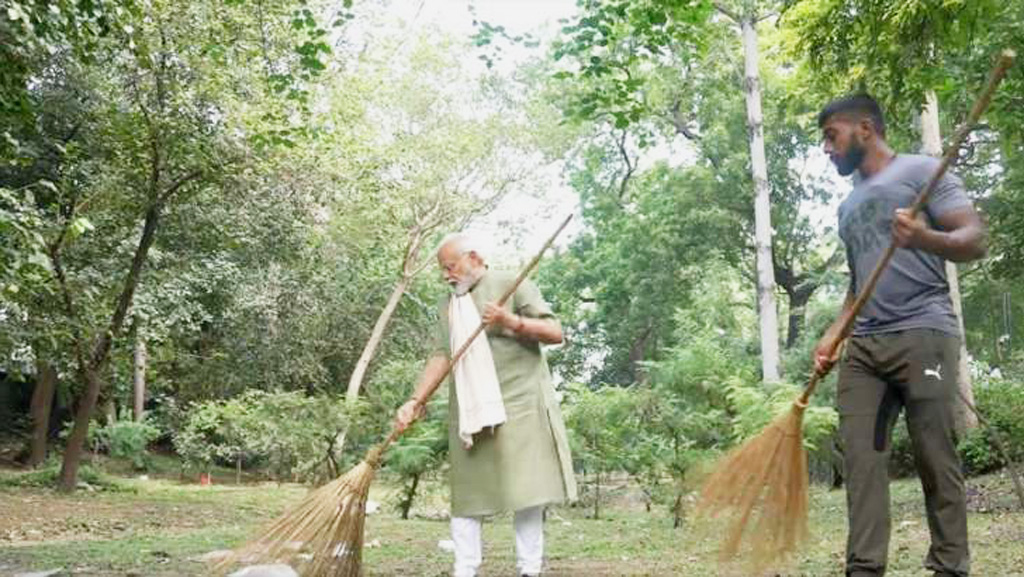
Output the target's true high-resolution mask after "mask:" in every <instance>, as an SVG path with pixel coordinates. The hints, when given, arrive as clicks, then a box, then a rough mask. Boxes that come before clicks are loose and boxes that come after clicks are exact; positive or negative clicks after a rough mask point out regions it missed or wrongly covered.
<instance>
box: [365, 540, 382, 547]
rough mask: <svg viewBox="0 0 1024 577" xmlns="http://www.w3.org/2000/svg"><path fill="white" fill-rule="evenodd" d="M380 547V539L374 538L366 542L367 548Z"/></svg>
mask: <svg viewBox="0 0 1024 577" xmlns="http://www.w3.org/2000/svg"><path fill="white" fill-rule="evenodd" d="M379 547H380V539H374V540H373V541H370V542H369V543H367V544H366V548H367V549H377V548H379Z"/></svg>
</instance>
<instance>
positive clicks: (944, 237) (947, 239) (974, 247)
mask: <svg viewBox="0 0 1024 577" xmlns="http://www.w3.org/2000/svg"><path fill="white" fill-rule="evenodd" d="M921 244H922V247H921V248H923V249H924V250H927V251H928V252H930V253H933V254H937V255H939V256H941V257H942V258H944V259H946V260H951V261H953V262H967V261H971V260H976V259H979V258H981V257H983V256H985V252H986V249H985V231H984V229H983V228H982V227H980V226H966V227H963V228H958V229H956V230H953V231H949V232H943V231H939V230H934V229H928V230H926V231H925V232H924V235H923V237H922V239H921Z"/></svg>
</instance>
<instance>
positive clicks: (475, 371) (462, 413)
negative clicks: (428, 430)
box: [448, 293, 507, 449]
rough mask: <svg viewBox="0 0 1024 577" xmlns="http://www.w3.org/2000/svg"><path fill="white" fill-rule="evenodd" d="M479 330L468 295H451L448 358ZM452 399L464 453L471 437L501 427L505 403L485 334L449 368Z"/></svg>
mask: <svg viewBox="0 0 1024 577" xmlns="http://www.w3.org/2000/svg"><path fill="white" fill-rule="evenodd" d="M478 326H480V312H479V311H478V310H477V309H476V304H475V303H474V302H473V297H471V296H470V295H469V293H466V294H463V295H452V297H451V299H450V301H449V303H448V327H449V331H448V332H449V334H450V343H451V347H452V354H455V352H456V351H458V350H459V348H460V347H461V346H462V344H463V343H465V342H466V339H467V338H469V336H470V335H472V334H473V331H475V330H476V328H477V327H478ZM452 375H453V377H454V378H455V396H456V398H457V399H458V403H459V438H460V439H462V444H463V446H464V447H465V448H466V449H469V448H470V447H472V446H473V435H474V434H475V433H479V432H480V431H482V430H484V428H486V427H496V426H498V425H500V424H502V423H504V422H505V421H506V419H507V417H506V416H505V403H504V402H502V399H501V385H500V384H499V383H498V373H497V371H495V369H494V357H493V356H491V345H490V343H488V342H487V334H486V333H485V334H483V335H479V336H478V337H477V338H476V339H473V343H472V344H471V345H469V348H467V349H466V352H465V354H463V355H462V357H461V358H460V359H459V360H458V362H456V363H455V366H454V367H452Z"/></svg>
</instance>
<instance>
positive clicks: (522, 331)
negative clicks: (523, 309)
mask: <svg viewBox="0 0 1024 577" xmlns="http://www.w3.org/2000/svg"><path fill="white" fill-rule="evenodd" d="M505 328H507V329H508V330H510V331H512V333H513V334H514V335H515V336H516V338H526V339H532V340H535V341H540V342H542V343H544V344H546V345H557V344H559V343H561V342H562V325H561V324H559V322H558V321H556V320H552V319H534V318H530V317H525V316H523V315H511V318H510V319H509V320H508V322H507V323H506V324H505Z"/></svg>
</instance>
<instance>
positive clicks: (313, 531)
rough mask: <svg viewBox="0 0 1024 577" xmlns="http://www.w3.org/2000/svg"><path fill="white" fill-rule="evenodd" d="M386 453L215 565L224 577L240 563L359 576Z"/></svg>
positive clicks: (310, 576) (374, 454)
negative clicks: (372, 496)
mask: <svg viewBox="0 0 1024 577" xmlns="http://www.w3.org/2000/svg"><path fill="white" fill-rule="evenodd" d="M379 461H380V450H379V449H372V450H371V451H370V453H369V454H368V455H367V458H366V459H365V460H363V461H362V462H361V463H359V464H358V465H356V466H355V467H353V468H352V469H351V470H349V471H348V472H347V473H345V474H344V475H342V476H341V477H338V478H337V479H335V480H334V481H331V482H330V483H328V484H326V485H324V486H323V487H320V488H319V489H316V490H315V491H312V492H311V493H309V495H306V497H305V498H303V500H302V501H301V502H299V504H298V505H296V506H295V507H293V508H291V509H290V510H288V511H286V512H285V513H284V514H283V515H281V516H280V517H278V518H277V519H276V520H274V521H273V522H272V523H271V524H270V525H269V526H268V527H267V528H266V529H265V530H264V531H263V533H262V534H260V535H258V536H257V537H255V538H253V539H252V540H250V541H249V542H247V543H245V544H244V545H242V546H240V547H239V548H237V549H235V550H234V551H233V552H232V553H231V555H229V556H228V557H226V558H224V559H223V560H221V561H219V562H218V563H217V564H216V566H215V567H214V571H215V572H216V574H218V575H223V574H225V573H227V571H228V570H229V569H231V567H232V566H234V565H235V564H238V563H243V562H244V563H250V564H251V563H254V562H271V563H285V564H288V565H290V566H292V567H293V568H295V569H296V570H297V571H298V572H299V573H300V574H301V575H303V577H328V576H330V577H359V575H360V572H361V565H362V550H363V526H364V522H365V520H366V497H367V494H368V493H369V490H370V483H372V482H373V477H374V474H375V473H376V471H377V464H378V463H379Z"/></svg>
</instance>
